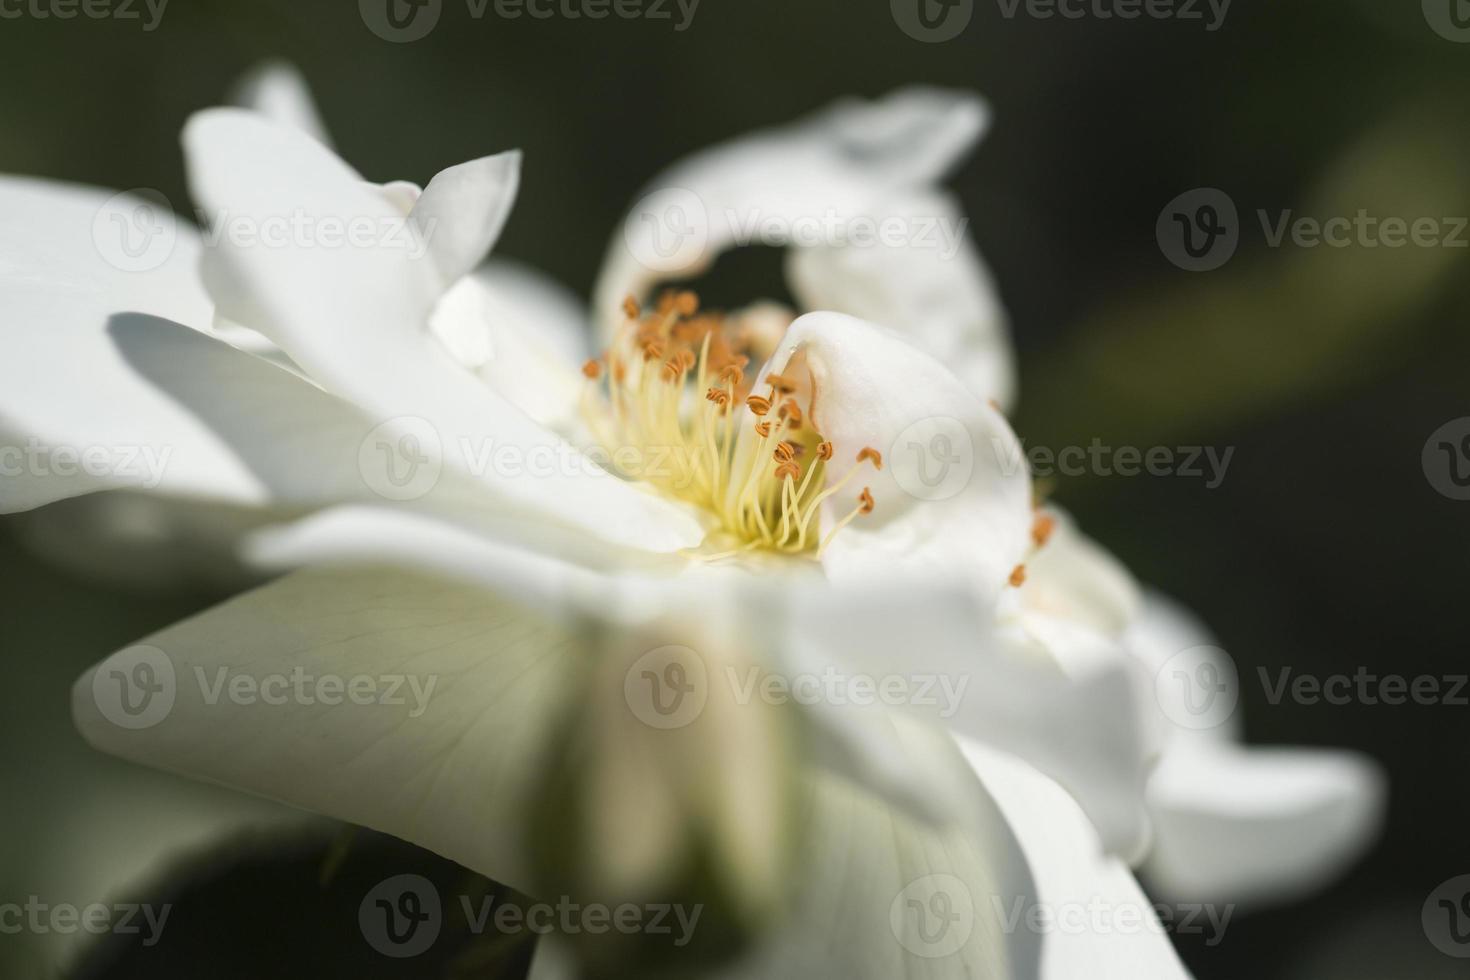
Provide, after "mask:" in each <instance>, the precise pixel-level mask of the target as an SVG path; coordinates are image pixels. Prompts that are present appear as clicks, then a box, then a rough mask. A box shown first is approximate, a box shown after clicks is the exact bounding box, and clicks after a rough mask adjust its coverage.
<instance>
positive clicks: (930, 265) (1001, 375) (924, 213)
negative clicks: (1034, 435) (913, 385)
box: [786, 189, 1016, 408]
mask: <svg viewBox="0 0 1470 980" xmlns="http://www.w3.org/2000/svg"><path fill="white" fill-rule="evenodd" d="M874 210H875V212H876V215H877V216H878V218H881V219H882V221H883V222H885V223H886V222H901V223H900V224H899V225H898V226H897V227H898V228H899V229H901V230H902V232H903V235H902V237H900V238H897V239H892V240H890V239H887V238H884V237H882V236H879V237H878V238H877V239H876V240H875V241H864V242H848V243H830V244H823V245H819V246H816V247H812V248H801V249H792V250H791V251H790V252H788V253H787V258H786V278H787V281H788V282H789V283H790V285H791V289H792V292H793V293H794V294H795V295H796V298H797V300H798V301H799V302H800V303H801V305H802V306H803V307H804V308H805V309H808V310H833V311H835V312H838V313H847V314H850V315H852V316H855V317H859V318H860V319H863V320H867V321H869V322H871V323H881V324H883V325H884V326H887V327H891V328H893V329H895V330H897V331H899V332H900V333H902V334H904V335H905V336H906V337H909V338H910V339H912V340H913V342H914V343H915V344H916V345H917V346H918V347H920V348H922V349H923V350H925V351H928V352H929V353H930V354H933V355H934V356H935V357H936V358H938V359H939V360H941V361H943V362H944V363H945V364H946V365H948V366H949V368H950V370H951V371H953V372H954V374H955V376H956V377H958V378H959V379H960V380H961V381H963V382H965V384H966V385H968V386H969V388H970V390H971V391H973V392H974V393H975V394H977V395H979V396H980V397H981V398H984V399H995V400H996V401H997V402H999V403H1000V404H1001V405H1002V406H1003V407H1006V408H1009V407H1010V405H1011V403H1012V402H1013V400H1014V392H1015V387H1016V378H1015V373H1016V372H1015V364H1014V358H1013V356H1012V353H1011V346H1010V337H1009V335H1008V329H1007V325H1006V318H1005V312H1004V311H1003V310H1002V309H1001V306H1000V300H999V298H998V297H997V296H996V291H995V286H994V283H993V282H992V280H991V276H990V271H989V270H988V269H986V267H985V264H984V263H983V262H982V261H981V258H980V253H979V251H978V250H977V249H976V248H975V245H974V242H973V241H971V239H970V238H969V236H968V235H967V234H966V233H965V224H966V221H965V219H964V218H963V217H962V216H961V214H960V209H959V207H958V205H957V204H956V202H955V201H954V200H953V199H952V198H950V197H949V196H947V195H944V194H939V193H936V192H933V191H930V190H927V189H915V190H910V191H905V192H902V193H900V194H898V195H895V196H893V197H892V198H885V199H882V200H881V202H880V203H878V204H877V206H876V207H875V208H874Z"/></svg>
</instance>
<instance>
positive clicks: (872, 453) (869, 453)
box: [857, 446, 883, 470]
mask: <svg viewBox="0 0 1470 980" xmlns="http://www.w3.org/2000/svg"><path fill="white" fill-rule="evenodd" d="M865 459H871V460H872V461H873V468H874V469H879V470H881V469H882V468H883V454H882V453H880V452H878V450H876V449H874V448H872V447H871V446H864V447H863V450H862V451H861V452H860V453H858V455H857V461H858V462H859V463H861V462H862V461H863V460H865Z"/></svg>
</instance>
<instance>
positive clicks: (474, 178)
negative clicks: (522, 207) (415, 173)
mask: <svg viewBox="0 0 1470 980" xmlns="http://www.w3.org/2000/svg"><path fill="white" fill-rule="evenodd" d="M520 179H521V154H520V151H519V150H511V151H509V152H506V153H500V154H497V155H495V156H490V157H482V158H481V159H479V160H471V161H470V162H469V163H461V164H459V165H458V166H454V167H450V168H449V169H447V170H442V171H440V172H439V173H438V174H436V175H435V177H434V179H433V180H431V181H429V186H427V187H425V188H424V191H423V193H422V194H421V195H419V199H418V201H417V203H415V204H414V206H413V211H412V212H411V217H412V218H413V221H414V223H415V224H416V225H417V226H418V229H419V231H420V233H421V234H423V236H424V239H425V241H426V242H427V243H428V247H429V256H430V258H431V259H432V260H433V262H434V264H435V265H436V266H438V268H439V274H440V276H442V277H443V280H444V285H445V287H448V285H449V284H450V283H452V282H454V281H455V280H457V279H459V278H460V277H461V276H463V275H465V274H466V273H468V272H469V271H470V270H471V269H473V268H474V267H475V266H477V265H479V264H480V261H481V260H482V259H484V258H485V256H486V255H487V254H489V252H490V249H491V248H493V247H494V245H495V241H496V239H498V238H499V237H500V230H501V229H502V228H504V227H505V221H506V219H507V218H509V217H510V209H511V205H512V204H514V203H515V199H516V189H517V188H518V187H519V186H520Z"/></svg>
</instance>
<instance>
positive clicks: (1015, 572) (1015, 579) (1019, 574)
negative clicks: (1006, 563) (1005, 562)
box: [1009, 565, 1026, 588]
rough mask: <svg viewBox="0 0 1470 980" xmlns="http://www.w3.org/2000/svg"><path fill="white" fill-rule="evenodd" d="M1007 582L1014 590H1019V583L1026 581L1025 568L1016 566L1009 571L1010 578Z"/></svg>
mask: <svg viewBox="0 0 1470 980" xmlns="http://www.w3.org/2000/svg"><path fill="white" fill-rule="evenodd" d="M1009 581H1010V583H1011V585H1012V586H1014V587H1015V588H1020V587H1021V583H1023V582H1025V581H1026V566H1025V565H1017V566H1016V567H1015V568H1013V569H1011V577H1010V580H1009Z"/></svg>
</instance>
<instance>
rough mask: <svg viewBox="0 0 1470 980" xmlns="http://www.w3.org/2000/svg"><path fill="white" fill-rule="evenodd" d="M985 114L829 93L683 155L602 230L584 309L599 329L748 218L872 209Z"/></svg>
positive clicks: (964, 103) (714, 251)
mask: <svg viewBox="0 0 1470 980" xmlns="http://www.w3.org/2000/svg"><path fill="white" fill-rule="evenodd" d="M986 118H987V110H986V107H985V105H984V103H983V102H981V101H980V99H979V98H977V97H976V96H973V95H970V94H968V93H964V92H951V91H944V90H940V89H929V88H909V89H902V90H899V91H896V92H893V93H890V94H889V95H887V96H886V97H884V98H882V99H878V100H875V101H872V102H865V101H858V100H846V101H842V102H838V103H836V104H835V105H832V106H830V107H828V108H827V109H825V110H822V111H820V112H817V113H815V114H813V115H812V116H810V117H808V118H806V119H802V120H799V121H797V122H795V123H791V124H789V125H786V126H783V127H779V128H775V129H770V130H765V131H761V132H757V133H752V134H750V135H748V136H745V137H743V138H741V139H738V140H734V141H732V142H730V143H726V144H723V145H720V146H715V147H712V148H711V149H708V150H705V151H703V152H701V153H698V154H695V155H694V156H692V157H689V158H688V159H687V160H684V161H682V162H681V163H678V164H676V165H675V166H673V167H671V168H670V169H669V170H667V171H665V172H664V173H663V174H661V175H660V176H659V177H658V178H656V179H655V180H654V181H652V182H651V183H650V185H649V187H648V188H647V189H646V190H645V192H644V195H643V196H642V203H641V204H640V206H639V208H638V209H636V210H635V212H634V213H633V214H632V215H630V217H629V220H628V222H627V223H626V224H625V226H624V228H623V229H620V230H619V231H618V233H617V235H616V236H615V237H614V239H613V242H612V244H611V246H610V247H609V250H608V254H607V257H606V258H605V260H604V264H603V269H602V272H601V274H600V275H599V278H598V283H597V288H596V289H595V290H594V291H593V308H594V313H595V316H596V317H597V318H598V319H599V321H600V322H601V323H602V324H603V325H604V327H606V328H607V329H609V330H611V329H612V328H613V327H615V326H616V324H617V322H618V308H619V305H620V303H621V301H622V299H623V297H624V296H625V295H627V294H629V293H631V294H633V295H634V296H635V297H637V298H639V299H642V298H643V297H644V296H645V294H646V293H647V291H648V289H649V288H650V287H651V286H652V285H653V284H654V283H655V282H657V281H658V280H659V279H661V278H679V277H683V276H687V275H691V274H694V273H696V272H699V271H701V270H702V269H704V268H706V267H708V265H709V264H710V263H711V262H713V260H714V258H715V256H717V255H718V254H719V253H720V252H723V251H724V250H725V249H727V248H730V247H731V246H733V245H736V244H743V243H746V242H745V239H747V238H748V237H749V236H750V235H751V234H752V231H751V229H752V222H770V221H774V222H777V223H780V224H782V225H784V226H785V227H787V228H789V227H791V225H792V223H793V222H796V221H799V220H803V219H804V220H807V221H812V220H817V221H827V220H828V219H831V218H834V217H835V218H837V219H839V220H841V219H850V218H852V217H857V216H864V215H866V216H870V217H880V216H881V215H878V214H875V212H874V210H873V207H874V203H875V202H876V201H877V200H878V199H879V198H880V197H881V196H882V195H883V194H884V193H885V192H888V191H890V190H892V189H895V188H904V187H913V186H918V185H921V184H925V183H930V182H933V181H936V180H938V179H939V178H940V177H942V176H943V175H944V173H945V172H946V171H947V170H949V169H950V167H952V166H953V164H954V162H955V161H956V159H957V158H958V157H959V156H960V155H961V154H962V153H964V152H965V151H966V150H968V149H969V147H970V146H971V145H972V144H973V143H974V142H975V140H976V139H978V138H979V136H980V134H981V132H982V131H983V130H984V128H985V123H986ZM650 195H651V196H650ZM645 206H646V207H647V208H648V210H647V211H646V212H644V213H640V211H642V210H643V208H644V207H645ZM686 231H689V232H692V233H693V234H692V236H689V235H684V234H682V233H683V232H686ZM670 232H674V233H680V238H679V240H678V243H677V247H675V248H669V247H668V245H669V244H670V241H669V240H668V239H667V237H665V238H662V239H659V238H655V237H654V236H656V235H664V236H667V235H668V234H669V233H670ZM767 244H770V243H769V242H767Z"/></svg>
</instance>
